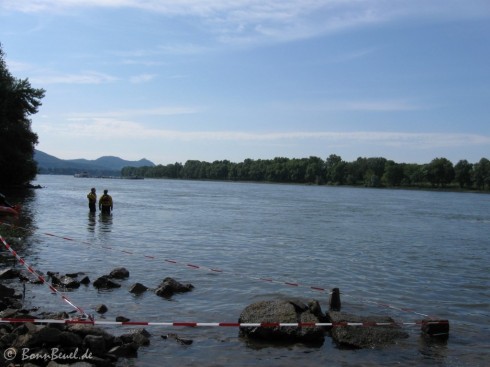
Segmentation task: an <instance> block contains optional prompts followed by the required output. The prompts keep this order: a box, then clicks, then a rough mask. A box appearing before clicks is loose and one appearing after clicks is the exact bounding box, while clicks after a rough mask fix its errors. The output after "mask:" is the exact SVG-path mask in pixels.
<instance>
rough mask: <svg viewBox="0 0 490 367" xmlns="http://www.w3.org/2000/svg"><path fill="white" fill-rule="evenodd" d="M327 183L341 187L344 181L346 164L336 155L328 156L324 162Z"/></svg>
mask: <svg viewBox="0 0 490 367" xmlns="http://www.w3.org/2000/svg"><path fill="white" fill-rule="evenodd" d="M326 168H327V182H331V183H332V184H339V185H343V184H344V181H345V172H346V168H347V164H346V162H344V161H343V160H342V158H341V157H340V156H338V155H336V154H330V155H329V156H328V158H327V160H326Z"/></svg>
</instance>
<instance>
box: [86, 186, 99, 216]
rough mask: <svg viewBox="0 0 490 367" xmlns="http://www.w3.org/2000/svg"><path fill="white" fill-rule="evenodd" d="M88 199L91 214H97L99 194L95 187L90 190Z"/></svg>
mask: <svg viewBox="0 0 490 367" xmlns="http://www.w3.org/2000/svg"><path fill="white" fill-rule="evenodd" d="M87 199H88V208H89V210H90V212H91V213H95V211H96V206H97V194H96V193H95V187H92V188H91V189H90V192H89V193H88V194H87Z"/></svg>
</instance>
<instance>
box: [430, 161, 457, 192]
mask: <svg viewBox="0 0 490 367" xmlns="http://www.w3.org/2000/svg"><path fill="white" fill-rule="evenodd" d="M454 175H455V174H454V167H453V164H452V163H451V161H449V160H448V159H446V158H435V159H433V160H432V161H431V162H430V163H429V164H428V166H427V180H428V181H429V182H430V183H431V184H432V185H433V186H442V187H444V186H446V185H447V184H448V183H451V181H452V180H454Z"/></svg>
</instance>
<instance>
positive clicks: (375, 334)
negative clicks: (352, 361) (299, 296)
mask: <svg viewBox="0 0 490 367" xmlns="http://www.w3.org/2000/svg"><path fill="white" fill-rule="evenodd" d="M328 319H329V321H330V322H332V323H338V322H352V323H358V322H363V323H394V320H393V319H392V318H391V317H385V316H357V315H351V314H347V313H343V312H337V311H329V312H328ZM331 334H332V338H333V340H334V341H335V342H336V343H337V344H338V345H341V346H346V347H351V348H359V349H361V348H377V347H383V346H386V345H389V344H393V343H396V341H397V340H398V339H403V338H408V334H407V333H406V332H404V331H403V330H401V329H400V327H398V326H396V325H394V324H393V325H388V326H334V327H333V328H332V330H331Z"/></svg>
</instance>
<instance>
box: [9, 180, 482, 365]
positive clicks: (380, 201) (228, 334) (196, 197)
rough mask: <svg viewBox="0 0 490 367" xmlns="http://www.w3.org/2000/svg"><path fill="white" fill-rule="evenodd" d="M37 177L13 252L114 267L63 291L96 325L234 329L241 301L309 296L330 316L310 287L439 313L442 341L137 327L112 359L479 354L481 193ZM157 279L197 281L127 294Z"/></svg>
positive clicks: (296, 360) (235, 360)
mask: <svg viewBox="0 0 490 367" xmlns="http://www.w3.org/2000/svg"><path fill="white" fill-rule="evenodd" d="M34 183H35V184H40V185H42V186H44V188H43V189H39V190H35V191H34V193H33V195H32V196H31V197H29V198H26V201H25V202H24V207H23V216H24V217H23V220H24V225H25V226H26V227H29V228H30V229H31V230H32V233H31V234H30V235H26V237H25V238H24V239H23V243H22V245H21V247H20V248H19V249H18V251H19V253H20V254H21V256H24V257H25V260H26V261H27V262H28V263H29V264H30V265H32V266H33V268H35V269H36V270H38V271H41V272H44V273H46V272H47V271H56V272H60V273H74V272H84V273H86V274H87V275H88V276H89V278H90V279H91V280H92V281H93V280H95V279H96V278H97V277H99V276H101V275H104V274H108V273H109V272H110V271H111V270H112V269H113V268H115V267H120V266H124V267H126V268H127V269H128V270H129V271H130V277H129V279H127V280H124V281H122V282H121V284H122V287H121V288H119V289H115V290H113V291H104V292H98V291H97V290H96V289H95V288H94V287H93V286H91V285H89V286H82V287H81V288H79V289H78V290H75V291H73V292H69V293H67V296H68V297H69V299H70V300H71V301H72V302H73V303H75V304H77V305H78V306H80V307H81V308H83V309H84V310H85V311H86V312H87V313H94V314H95V315H96V318H97V319H99V320H104V319H105V320H111V321H112V320H114V318H115V317H116V316H119V315H122V316H125V317H127V318H129V319H131V320H132V321H151V322H180V321H195V322H236V321H238V317H239V315H240V312H241V311H242V310H243V309H244V308H245V307H246V306H247V305H249V304H250V303H253V302H256V301H259V300H264V299H273V298H286V297H294V298H301V299H305V300H308V299H312V298H314V299H318V300H319V301H320V302H321V305H322V307H323V309H324V310H327V301H328V293H327V292H318V291H314V290H311V289H310V288H309V287H310V286H316V287H323V288H325V289H331V288H333V287H339V288H340V289H341V292H342V293H343V295H342V302H343V309H344V310H345V311H347V312H354V313H361V314H381V315H388V316H392V317H394V318H395V319H396V320H397V321H400V322H407V323H408V322H412V321H415V320H419V319H421V318H422V316H420V314H426V315H434V316H437V317H439V318H442V319H448V320H449V321H450V328H451V329H450V337H449V339H448V340H447V342H427V341H426V340H425V339H424V338H422V337H421V335H420V330H419V328H418V327H417V326H412V327H411V326H407V327H406V331H407V332H408V333H409V335H410V337H409V338H408V339H404V340H401V341H399V342H398V343H397V344H395V345H392V346H389V347H386V348H382V349H372V350H371V349H370V350H348V349H341V348H338V347H336V346H335V344H334V343H333V342H332V340H331V339H330V338H329V337H327V338H326V339H325V343H324V344H323V345H322V346H320V347H318V346H316V347H312V346H305V345H299V344H297V345H289V346H284V345H283V346H278V345H275V346H270V345H255V344H250V343H248V342H247V341H246V340H244V339H241V338H240V337H239V336H238V329H236V328H224V327H214V328H176V327H168V328H163V327H154V326H148V327H146V328H147V330H148V331H149V332H150V333H151V334H152V337H151V345H150V346H149V347H142V348H140V350H139V355H138V358H137V359H134V360H122V361H121V363H120V364H121V365H135V366H326V365H329V366H378V365H385V366H392V365H401V366H405V365H408V366H412V365H413V366H415V365H417V366H418V365H422V366H423V365H426V366H470V365H471V366H487V365H489V363H490V352H489V347H490V342H489V340H490V327H489V321H490V291H489V286H490V273H489V264H490V255H489V245H490V195H483V194H470V193H446V192H426V191H405V190H387V189H386V190H385V189H383V190H372V189H355V188H339V187H325V186H296V185H275V184H254V183H229V182H200V181H176V180H149V179H146V180H117V179H87V178H74V177H70V176H47V175H41V176H38V179H37V181H36V182H34ZM92 186H95V187H96V188H97V191H98V194H99V195H100V194H101V193H102V190H103V189H105V188H107V189H109V193H110V194H111V195H112V196H113V199H114V213H113V215H112V217H111V218H103V217H99V215H98V214H97V215H95V216H91V215H89V213H88V206H87V199H86V195H87V193H88V192H89V190H90V188H91V187H92ZM49 234H51V235H54V236H50V235H49ZM62 237H64V238H62ZM150 257H154V258H153V259H152V258H150ZM166 259H171V260H175V261H177V262H178V263H177V264H171V263H169V262H167V261H165V260H166ZM186 264H195V265H199V266H201V267H202V268H201V269H193V268H191V267H188V266H186ZM207 269H220V270H222V271H223V272H221V273H217V272H212V271H209V270H207ZM167 276H170V277H173V278H175V279H177V280H179V281H181V282H184V283H192V284H193V285H194V286H195V289H194V290H193V291H192V292H190V293H185V294H178V295H175V296H173V297H172V298H171V300H166V299H164V298H160V297H158V296H156V295H155V294H154V293H153V292H151V291H148V292H146V293H144V294H143V295H140V296H135V295H133V294H131V293H129V291H128V289H129V287H130V286H131V285H132V284H134V283H136V282H139V283H142V284H144V285H146V286H148V287H150V288H155V287H156V286H157V285H158V284H159V283H160V282H161V281H162V280H163V279H164V278H165V277H167ZM260 277H263V278H268V279H273V280H275V281H277V282H265V281H260V280H257V278H260ZM285 282H290V283H299V284H300V286H299V287H294V286H288V285H286V284H284V283H285ZM26 294H27V299H28V302H29V305H30V306H39V307H41V309H42V310H47V311H62V310H63V311H72V308H71V307H70V306H69V305H68V304H66V303H64V302H63V301H62V300H61V298H60V297H57V296H56V295H52V294H50V292H49V291H48V290H47V289H46V287H44V286H42V285H32V284H28V285H27V289H26ZM101 303H103V304H105V305H107V306H108V308H109V311H108V312H107V313H106V314H105V315H103V316H101V315H98V314H96V313H95V311H94V309H95V307H96V306H97V305H99V304H101ZM377 303H382V304H389V305H391V306H393V307H397V308H409V309H413V310H414V311H415V312H416V313H413V312H403V311H396V310H394V309H392V308H384V307H380V306H378V305H376V304H377ZM107 329H108V330H109V331H110V332H112V333H114V334H120V333H124V332H127V328H122V327H107ZM168 333H177V334H178V335H179V336H181V337H182V338H186V339H192V340H193V341H194V342H193V344H192V345H189V346H183V345H180V344H178V343H177V342H175V341H171V340H164V339H162V338H161V335H166V334H168Z"/></svg>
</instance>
